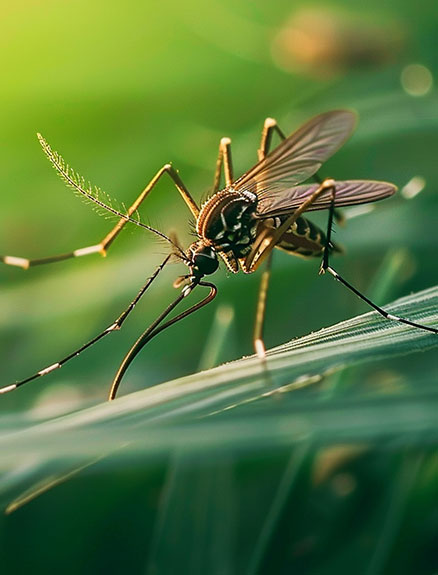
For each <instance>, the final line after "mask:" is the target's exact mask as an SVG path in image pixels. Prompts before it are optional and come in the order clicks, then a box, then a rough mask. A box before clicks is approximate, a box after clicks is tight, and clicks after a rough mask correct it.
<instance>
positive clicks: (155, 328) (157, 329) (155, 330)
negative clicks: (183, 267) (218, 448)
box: [108, 281, 217, 401]
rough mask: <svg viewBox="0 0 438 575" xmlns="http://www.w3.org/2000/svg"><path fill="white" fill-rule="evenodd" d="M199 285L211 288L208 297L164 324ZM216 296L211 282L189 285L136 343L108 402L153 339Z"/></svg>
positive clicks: (126, 357) (113, 385)
mask: <svg viewBox="0 0 438 575" xmlns="http://www.w3.org/2000/svg"><path fill="white" fill-rule="evenodd" d="M197 285H200V286H203V287H208V288H210V292H209V293H208V295H207V296H205V298H204V299H202V300H201V301H200V302H198V303H196V304H194V305H193V306H191V307H189V308H188V309H186V310H185V311H183V312H181V313H180V314H179V315H177V316H175V317H173V318H171V319H169V320H168V321H166V322H165V323H162V321H163V320H164V319H165V318H166V317H167V316H168V315H169V314H170V313H171V312H172V311H173V310H174V309H175V308H176V306H177V305H178V304H179V303H180V302H181V301H182V300H183V299H184V298H186V297H187V296H188V295H189V294H190V293H191V292H192V291H193V289H194V288H195V287H196V286H197ZM216 294H217V288H216V286H215V285H214V284H212V283H210V282H203V281H199V282H197V283H192V284H190V285H187V286H186V287H185V288H183V290H182V291H181V293H180V294H179V296H178V297H177V298H176V299H175V301H173V302H172V303H171V304H170V305H168V306H167V308H166V309H165V310H164V311H163V312H162V313H161V314H160V315H159V316H158V317H157V319H156V320H155V321H154V322H153V323H152V324H151V325H150V326H149V327H148V328H147V330H146V331H144V332H143V333H142V334H141V336H140V337H139V338H138V339H137V341H136V342H135V343H134V345H133V346H132V347H131V349H130V350H129V351H128V353H127V354H126V356H125V358H124V359H123V361H122V363H121V365H120V367H119V369H118V371H117V373H116V375H115V377H114V380H113V382H112V384H111V389H110V392H109V396H108V401H112V400H113V399H115V397H116V395H117V390H118V389H119V386H120V383H121V381H122V378H123V376H124V374H125V372H126V370H127V369H128V367H129V365H130V364H131V363H132V361H133V360H134V358H135V357H136V355H137V354H138V353H139V352H140V350H141V349H142V348H143V347H144V346H145V345H146V344H147V343H148V342H149V341H150V340H151V339H152V338H153V337H155V336H156V335H158V334H159V333H161V332H162V331H164V330H165V329H166V328H168V327H170V326H171V325H173V324H175V323H176V322H178V321H180V320H181V319H184V318H185V317H187V316H189V315H190V314H192V313H194V312H195V311H197V310H198V309H201V308H202V307H204V306H205V305H207V304H208V303H210V302H211V301H213V299H214V298H215V297H216ZM160 324H161V325H160Z"/></svg>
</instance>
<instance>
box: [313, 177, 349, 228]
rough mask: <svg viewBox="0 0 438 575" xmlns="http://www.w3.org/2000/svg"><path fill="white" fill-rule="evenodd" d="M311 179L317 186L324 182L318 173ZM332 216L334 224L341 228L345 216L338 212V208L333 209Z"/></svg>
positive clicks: (340, 211)
mask: <svg viewBox="0 0 438 575" xmlns="http://www.w3.org/2000/svg"><path fill="white" fill-rule="evenodd" d="M312 177H313V179H314V180H315V181H316V182H317V183H318V184H322V182H323V181H324V180H323V179H322V178H321V176H320V175H319V173H318V172H316V174H313V176H312ZM333 216H334V218H335V220H336V223H338V224H339V225H341V226H342V225H344V224H345V216H344V213H343V211H342V210H340V209H339V208H334V209H333Z"/></svg>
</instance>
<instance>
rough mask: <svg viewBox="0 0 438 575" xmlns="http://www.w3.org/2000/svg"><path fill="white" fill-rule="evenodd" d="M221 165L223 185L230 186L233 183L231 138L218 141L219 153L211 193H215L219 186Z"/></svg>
mask: <svg viewBox="0 0 438 575" xmlns="http://www.w3.org/2000/svg"><path fill="white" fill-rule="evenodd" d="M222 166H223V168H224V175H225V185H226V186H231V184H232V183H233V164H232V161H231V140H230V138H222V140H221V141H220V143H219V154H218V157H217V162H216V172H215V174H214V186H213V193H214V194H215V193H216V192H217V191H218V190H219V187H220V182H221V173H222Z"/></svg>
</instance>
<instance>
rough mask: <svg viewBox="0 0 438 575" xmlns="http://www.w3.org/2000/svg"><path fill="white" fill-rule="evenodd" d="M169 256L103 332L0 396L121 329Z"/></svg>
mask: <svg viewBox="0 0 438 575" xmlns="http://www.w3.org/2000/svg"><path fill="white" fill-rule="evenodd" d="M171 257H172V256H171V255H168V256H167V257H166V258H165V260H164V261H163V262H162V263H161V264H160V265H159V266H158V268H157V269H156V270H155V272H154V273H153V275H152V276H151V277H150V278H149V279H148V280H147V282H146V283H145V284H144V286H143V287H142V288H141V290H140V291H139V292H138V294H137V295H136V296H135V298H134V299H133V300H132V302H131V303H130V304H129V306H128V307H127V308H126V309H125V310H124V311H123V312H122V313H121V314H120V315H119V317H118V318H117V319H116V320H115V321H114V322H113V323H112V324H111V325H109V326H108V327H107V328H106V329H105V330H104V331H102V332H101V333H99V334H98V335H97V336H95V337H94V338H93V339H91V340H90V341H88V342H87V343H85V344H84V345H83V346H81V347H80V348H78V349H76V350H75V351H73V352H72V353H70V354H69V355H67V356H66V357H64V358H63V359H61V360H59V361H57V362H56V363H54V364H52V365H50V366H49V367H46V368H44V369H41V370H40V371H38V372H37V373H34V374H33V375H31V376H30V377H27V378H26V379H23V380H21V381H18V382H16V383H13V384H11V385H7V386H6V387H1V388H0V394H1V393H7V392H8V391H13V390H14V389H17V388H18V387H21V386H22V385H24V384H25V383H28V382H30V381H33V380H34V379H37V378H39V377H43V376H44V375H47V374H48V373H50V372H52V371H54V370H55V369H58V368H60V367H62V366H63V365H64V364H65V363H67V362H68V361H69V360H70V359H73V358H74V357H76V356H77V355H79V354H80V353H82V352H83V351H85V350H86V349H87V348H89V347H91V346H92V345H94V344H95V343H96V342H98V341H99V340H100V339H102V338H103V337H105V336H106V335H108V334H109V333H112V332H113V331H117V330H119V329H121V327H122V325H123V323H124V321H125V320H126V318H127V317H128V315H129V314H130V313H131V311H132V310H133V309H134V307H135V306H136V304H137V303H138V301H139V300H140V298H141V297H142V296H143V294H144V293H145V291H146V290H147V289H148V287H149V286H150V285H151V283H152V282H153V281H154V279H155V278H156V277H157V276H158V274H159V273H160V271H161V270H162V269H163V268H164V266H165V265H166V264H167V262H168V261H169V259H170V258H171Z"/></svg>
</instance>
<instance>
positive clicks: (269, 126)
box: [257, 118, 286, 162]
mask: <svg viewBox="0 0 438 575" xmlns="http://www.w3.org/2000/svg"><path fill="white" fill-rule="evenodd" d="M274 132H277V134H278V135H279V136H280V138H281V139H282V140H285V139H286V135H285V134H284V133H283V132H282V130H281V129H280V128H279V127H278V125H277V122H276V120H274V118H266V120H265V123H264V125H263V130H262V137H261V140H260V148H259V149H258V150H257V155H258V159H259V162H261V161H262V160H263V159H264V157H265V156H266V154H268V153H269V148H270V146H271V141H272V136H273V134H274Z"/></svg>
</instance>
